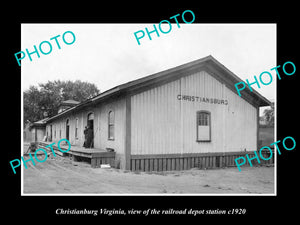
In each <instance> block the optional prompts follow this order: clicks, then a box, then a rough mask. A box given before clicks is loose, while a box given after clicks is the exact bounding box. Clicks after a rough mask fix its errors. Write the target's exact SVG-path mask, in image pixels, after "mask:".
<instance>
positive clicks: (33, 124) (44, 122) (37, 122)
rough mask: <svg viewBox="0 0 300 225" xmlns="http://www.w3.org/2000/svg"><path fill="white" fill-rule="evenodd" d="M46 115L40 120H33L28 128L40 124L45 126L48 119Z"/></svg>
mask: <svg viewBox="0 0 300 225" xmlns="http://www.w3.org/2000/svg"><path fill="white" fill-rule="evenodd" d="M48 119H49V118H48V117H47V118H44V119H41V120H38V121H36V122H33V123H32V124H31V125H30V129H31V128H33V127H42V126H45V125H46V123H47V121H48Z"/></svg>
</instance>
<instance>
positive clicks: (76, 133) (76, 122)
mask: <svg viewBox="0 0 300 225" xmlns="http://www.w3.org/2000/svg"><path fill="white" fill-rule="evenodd" d="M75 138H76V139H78V118H76V120H75Z"/></svg>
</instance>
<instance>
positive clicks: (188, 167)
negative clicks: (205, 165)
mask: <svg viewBox="0 0 300 225" xmlns="http://www.w3.org/2000/svg"><path fill="white" fill-rule="evenodd" d="M192 159H193V158H191V157H189V158H188V159H187V169H188V170H189V169H191V165H192Z"/></svg>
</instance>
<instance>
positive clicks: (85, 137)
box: [83, 126, 88, 148]
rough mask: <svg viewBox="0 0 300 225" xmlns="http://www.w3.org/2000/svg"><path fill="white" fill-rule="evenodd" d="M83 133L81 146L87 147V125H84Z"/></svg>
mask: <svg viewBox="0 0 300 225" xmlns="http://www.w3.org/2000/svg"><path fill="white" fill-rule="evenodd" d="M83 133H84V143H83V147H85V148H87V147H88V146H87V139H88V128H87V126H85V128H84V131H83Z"/></svg>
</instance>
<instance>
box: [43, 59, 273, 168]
mask: <svg viewBox="0 0 300 225" xmlns="http://www.w3.org/2000/svg"><path fill="white" fill-rule="evenodd" d="M241 81H242V80H241V79H240V78H239V77H237V76H236V75H234V74H233V73H232V72H231V71H229V70H228V69H227V68H226V67H224V66H223V65H222V64H221V63H220V62H218V61H217V60H216V59H214V58H213V57H212V56H207V57H204V58H201V59H199V60H196V61H192V62H190V63H186V64H184V65H180V66H177V67H175V68H172V69H168V70H165V71H162V72H159V73H155V74H153V75H150V76H147V77H144V78H141V79H137V80H134V81H131V82H128V83H125V84H122V85H119V86H116V87H114V88H112V89H110V90H108V91H105V92H103V93H101V94H99V95H97V96H96V97H93V98H91V99H88V100H86V101H84V102H82V103H79V104H74V105H73V106H71V107H70V108H67V109H64V110H61V111H60V112H59V113H58V114H57V115H55V116H53V117H50V118H48V119H47V120H46V127H45V129H46V135H47V137H48V138H49V140H50V141H51V142H55V143H57V142H58V141H59V140H60V139H62V138H66V139H68V140H69V141H70V143H71V145H72V146H78V147H82V146H83V143H84V132H83V131H84V128H85V126H87V125H90V126H92V128H93V133H94V140H93V141H94V149H99V150H102V151H106V150H108V149H109V150H113V152H114V154H115V156H114V163H113V164H114V165H112V166H115V167H117V168H121V169H127V170H141V171H151V170H177V169H188V168H192V167H200V168H209V167H221V166H224V165H225V166H230V165H235V163H234V158H236V157H240V156H244V155H245V154H246V153H247V154H249V156H250V155H251V153H253V151H256V150H257V149H258V147H259V146H258V126H259V107H260V106H268V105H270V104H271V103H270V102H269V101H268V100H267V99H266V98H264V97H263V96H261V95H260V94H259V93H257V92H256V91H253V92H250V90H249V89H245V90H243V93H242V97H240V96H239V95H238V94H237V91H236V89H235V87H234V84H236V83H237V82H241ZM82 149H83V150H82V151H85V149H84V148H83V147H82ZM86 151H88V150H86ZM92 160H93V159H92ZM91 163H92V164H93V161H92V162H91ZM92 166H93V165H92Z"/></svg>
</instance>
